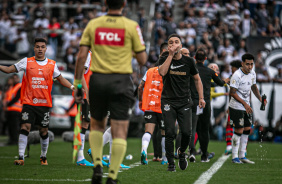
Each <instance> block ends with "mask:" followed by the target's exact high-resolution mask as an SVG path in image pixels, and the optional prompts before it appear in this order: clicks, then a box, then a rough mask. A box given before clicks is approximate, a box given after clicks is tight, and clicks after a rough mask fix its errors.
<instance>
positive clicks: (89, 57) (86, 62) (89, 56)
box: [84, 52, 91, 74]
mask: <svg viewBox="0 0 282 184" xmlns="http://www.w3.org/2000/svg"><path fill="white" fill-rule="evenodd" d="M90 64H91V54H90V53H89V52H88V55H87V58H86V61H85V63H84V68H85V73H84V74H87V73H88V71H89V69H90Z"/></svg>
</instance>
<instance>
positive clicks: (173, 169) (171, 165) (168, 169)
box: [167, 164, 176, 172]
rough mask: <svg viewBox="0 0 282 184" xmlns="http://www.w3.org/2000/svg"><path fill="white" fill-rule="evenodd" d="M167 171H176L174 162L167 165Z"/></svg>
mask: <svg viewBox="0 0 282 184" xmlns="http://www.w3.org/2000/svg"><path fill="white" fill-rule="evenodd" d="M167 171H171V172H176V170H175V165H174V164H169V165H168V167H167Z"/></svg>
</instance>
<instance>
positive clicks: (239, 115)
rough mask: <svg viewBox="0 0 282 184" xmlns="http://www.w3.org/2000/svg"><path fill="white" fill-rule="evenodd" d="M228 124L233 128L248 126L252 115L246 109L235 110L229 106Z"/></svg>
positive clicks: (250, 123)
mask: <svg viewBox="0 0 282 184" xmlns="http://www.w3.org/2000/svg"><path fill="white" fill-rule="evenodd" d="M229 114H230V125H231V126H233V127H235V128H244V127H250V126H251V125H252V116H251V115H248V114H247V113H246V111H242V110H237V109H233V108H231V107H229Z"/></svg>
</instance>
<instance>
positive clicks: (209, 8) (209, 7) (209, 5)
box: [204, 0, 220, 19]
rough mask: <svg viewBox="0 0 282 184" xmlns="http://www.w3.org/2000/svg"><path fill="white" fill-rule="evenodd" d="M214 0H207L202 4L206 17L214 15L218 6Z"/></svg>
mask: <svg viewBox="0 0 282 184" xmlns="http://www.w3.org/2000/svg"><path fill="white" fill-rule="evenodd" d="M214 1H215V0H209V1H208V2H206V3H205V4H204V9H205V12H206V15H207V17H208V18H210V19H212V18H214V17H216V15H217V13H218V9H219V8H220V6H219V5H218V4H217V3H215V2H214Z"/></svg>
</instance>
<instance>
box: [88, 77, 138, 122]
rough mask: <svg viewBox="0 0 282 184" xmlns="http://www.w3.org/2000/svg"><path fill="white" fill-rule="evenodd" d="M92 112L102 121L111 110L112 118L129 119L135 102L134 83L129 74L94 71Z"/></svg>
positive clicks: (90, 85) (91, 97) (92, 78)
mask: <svg viewBox="0 0 282 184" xmlns="http://www.w3.org/2000/svg"><path fill="white" fill-rule="evenodd" d="M89 94H90V95H89V101H90V114H91V117H93V118H94V119H96V120H99V121H101V120H102V119H103V118H105V117H106V116H107V114H108V111H110V112H111V119H114V120H128V119H129V116H130V114H131V108H132V106H133V104H134V96H133V83H132V80H131V78H130V75H129V74H101V73H93V74H92V75H91V77H90V82H89Z"/></svg>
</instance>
